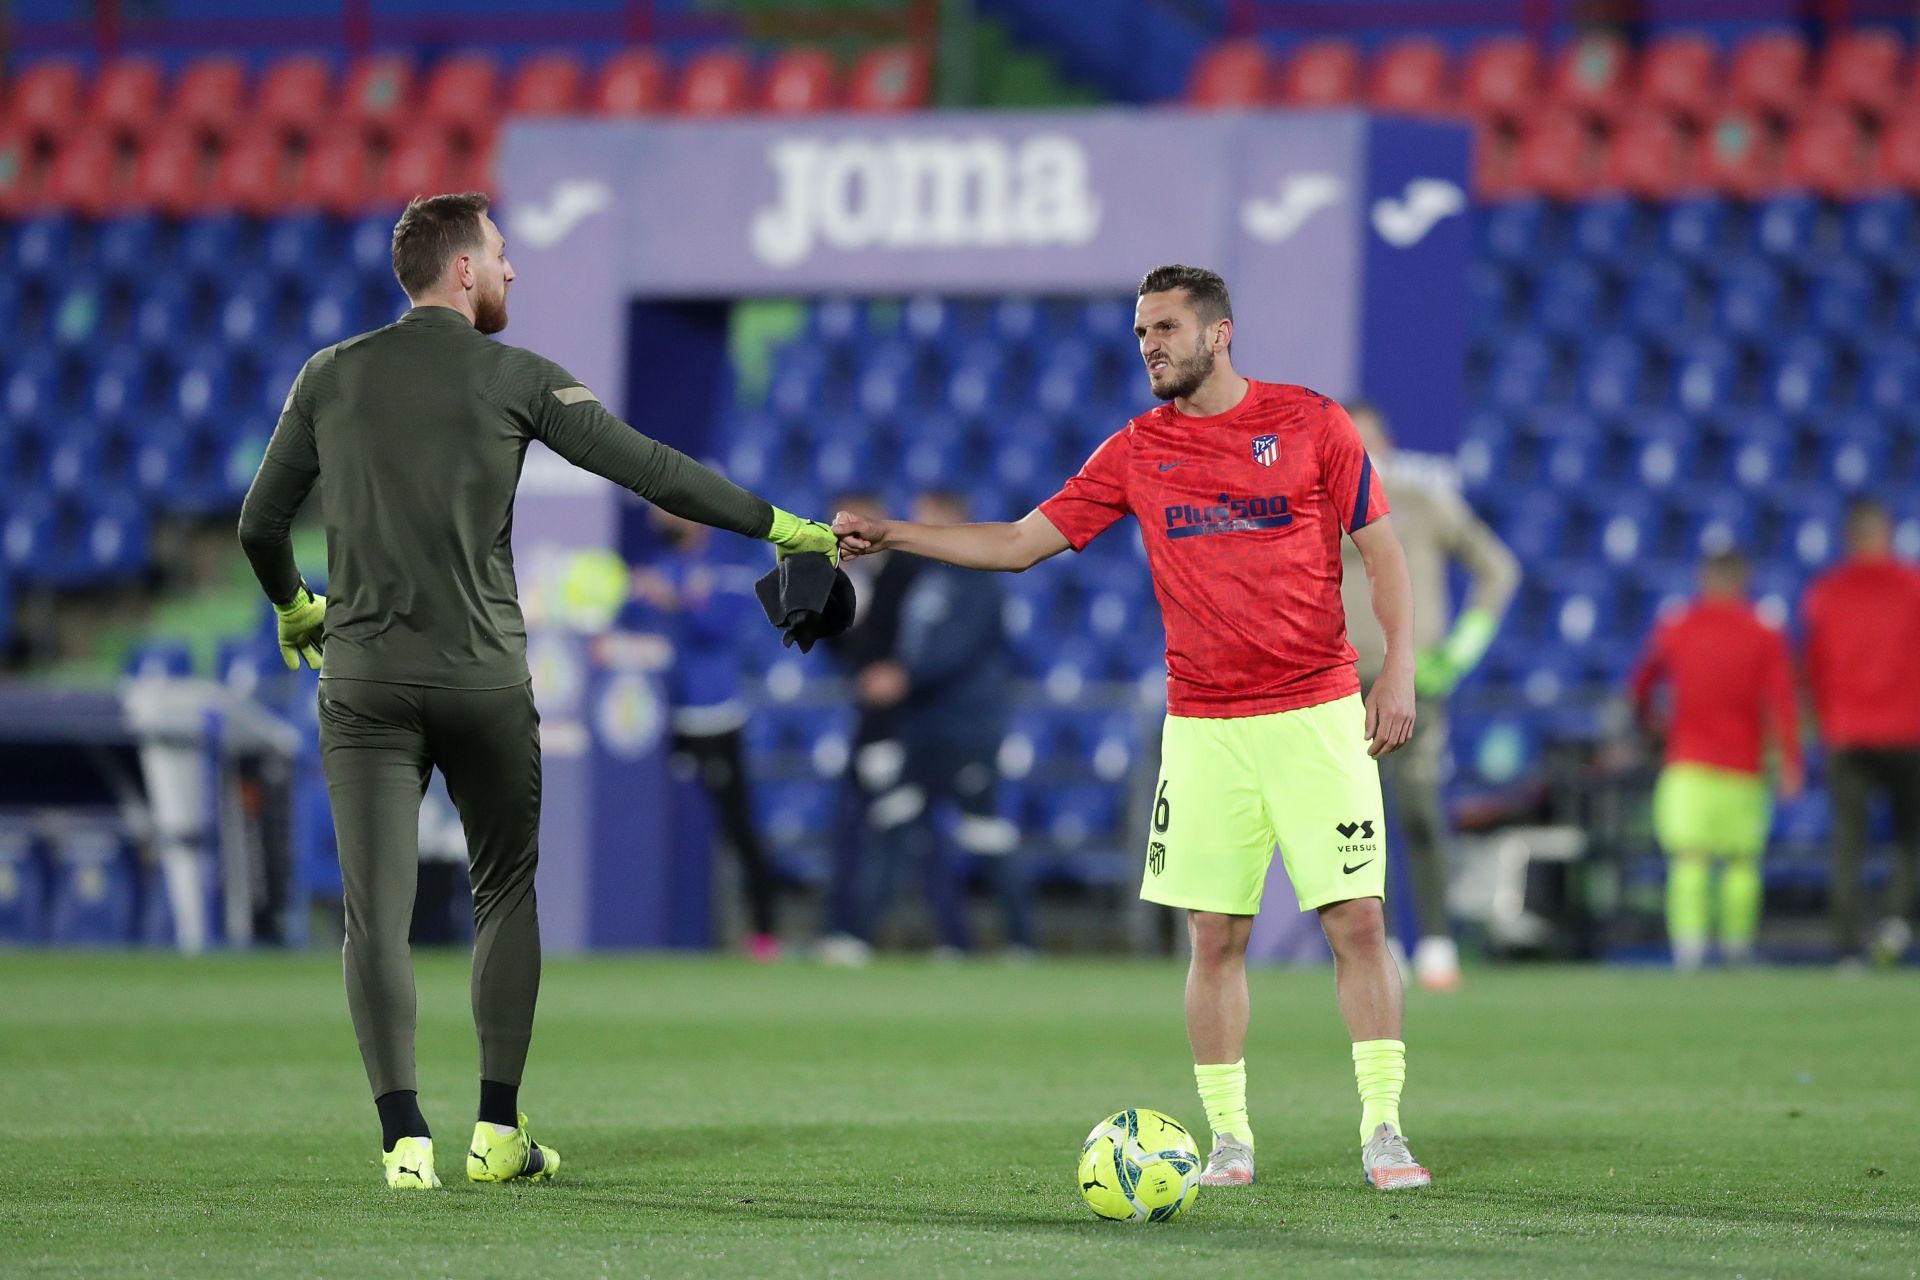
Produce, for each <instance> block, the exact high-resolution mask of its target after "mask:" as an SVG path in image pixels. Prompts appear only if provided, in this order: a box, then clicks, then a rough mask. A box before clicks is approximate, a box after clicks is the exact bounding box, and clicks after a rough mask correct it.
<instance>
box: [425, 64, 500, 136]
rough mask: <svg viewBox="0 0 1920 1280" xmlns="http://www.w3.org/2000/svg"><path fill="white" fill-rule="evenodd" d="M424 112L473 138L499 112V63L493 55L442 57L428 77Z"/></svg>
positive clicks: (432, 120) (429, 118)
mask: <svg viewBox="0 0 1920 1280" xmlns="http://www.w3.org/2000/svg"><path fill="white" fill-rule="evenodd" d="M421 105H422V111H421V114H422V115H423V116H424V117H425V119H426V122H427V123H428V124H438V125H444V126H446V127H447V128H449V129H452V130H454V131H455V132H456V133H458V134H459V135H460V136H461V137H463V138H465V137H471V136H472V135H473V134H475V133H477V132H479V131H480V130H482V129H484V128H486V126H487V125H488V124H489V123H490V122H491V121H492V120H494V119H495V118H496V117H498V116H499V114H500V64H499V62H498V61H497V60H495V58H494V57H493V55H492V54H487V53H466V54H459V55H457V56H455V57H451V58H445V59H442V60H441V62H440V63H439V65H437V66H436V67H434V69H433V74H432V75H430V76H428V77H427V89H426V94H425V98H424V101H423V102H422V104H421Z"/></svg>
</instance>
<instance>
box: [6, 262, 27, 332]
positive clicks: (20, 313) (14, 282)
mask: <svg viewBox="0 0 1920 1280" xmlns="http://www.w3.org/2000/svg"><path fill="white" fill-rule="evenodd" d="M26 294H27V289H26V286H25V285H24V284H23V283H22V281H21V280H20V278H19V277H18V276H15V275H12V274H10V273H8V272H4V271H0V343H4V344H5V345H7V346H12V345H13V344H14V343H16V342H21V341H24V340H26V339H27V338H28V337H29V336H30V335H28V334H25V333H22V332H21V331H20V330H21V328H22V326H23V325H24V323H25V320H26V301H27V299H26Z"/></svg>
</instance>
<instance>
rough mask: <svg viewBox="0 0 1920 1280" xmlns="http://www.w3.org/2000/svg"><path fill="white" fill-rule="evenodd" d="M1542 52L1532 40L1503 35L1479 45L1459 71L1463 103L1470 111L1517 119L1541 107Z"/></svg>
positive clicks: (1488, 116)
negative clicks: (1534, 45) (1535, 46)
mask: <svg viewBox="0 0 1920 1280" xmlns="http://www.w3.org/2000/svg"><path fill="white" fill-rule="evenodd" d="M1539 96H1540V53H1539V50H1537V49H1535V48H1534V47H1533V41H1531V40H1527V39H1524V38H1521V37H1517V36H1516V37H1502V38H1499V39H1494V40H1487V41H1484V42H1483V43H1481V44H1479V45H1476V46H1475V47H1474V49H1473V52H1471V53H1469V54H1468V55H1467V62H1466V67H1465V69H1464V70H1463V71H1462V72H1461V75H1460V105H1461V106H1462V107H1464V108H1465V109H1466V111H1467V113H1468V114H1470V115H1473V116H1476V117H1479V118H1483V119H1495V120H1518V119H1519V118H1521V117H1522V116H1524V115H1527V114H1528V113H1530V112H1533V111H1536V110H1538V109H1539V106H1540V101H1539Z"/></svg>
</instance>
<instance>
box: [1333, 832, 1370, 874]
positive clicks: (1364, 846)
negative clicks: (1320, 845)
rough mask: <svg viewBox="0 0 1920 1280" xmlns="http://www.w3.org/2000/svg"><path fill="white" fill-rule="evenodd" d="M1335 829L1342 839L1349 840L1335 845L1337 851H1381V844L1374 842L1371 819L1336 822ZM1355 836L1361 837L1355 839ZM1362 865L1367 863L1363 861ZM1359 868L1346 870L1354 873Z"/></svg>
mask: <svg viewBox="0 0 1920 1280" xmlns="http://www.w3.org/2000/svg"><path fill="white" fill-rule="evenodd" d="M1333 829H1334V830H1335V831H1338V832H1339V833H1340V836H1341V838H1342V839H1344V840H1346V841H1348V843H1347V844H1340V845H1335V846H1334V849H1333V851H1334V852H1335V853H1340V854H1347V853H1377V852H1379V846H1378V845H1377V844H1375V843H1374V838H1373V822H1372V820H1371V819H1368V820H1367V821H1364V822H1336V823H1334V824H1333ZM1355 836H1358V837H1359V839H1358V840H1355V839H1354V837H1355ZM1361 865H1362V866H1364V865H1366V864H1365V863H1362V864H1361ZM1359 869H1360V868H1359V867H1349V868H1346V872H1347V874H1348V875H1352V874H1353V873H1354V872H1355V871H1358V870H1359Z"/></svg>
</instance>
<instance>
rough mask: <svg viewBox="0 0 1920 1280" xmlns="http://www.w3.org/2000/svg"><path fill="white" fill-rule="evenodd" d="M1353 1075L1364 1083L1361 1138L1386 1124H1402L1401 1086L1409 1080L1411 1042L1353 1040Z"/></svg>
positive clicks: (1398, 1127)
mask: <svg viewBox="0 0 1920 1280" xmlns="http://www.w3.org/2000/svg"><path fill="white" fill-rule="evenodd" d="M1353 1078H1354V1079H1355V1080H1356V1081H1357V1082H1358V1083H1359V1085H1360V1141H1362V1142H1365V1141H1366V1140H1367V1139H1368V1138H1371V1137H1372V1136H1373V1131H1374V1130H1375V1129H1378V1128H1379V1127H1380V1126H1381V1125H1383V1124H1390V1125H1392V1126H1393V1127H1394V1128H1395V1129H1396V1130H1397V1131H1399V1132H1400V1133H1401V1134H1402V1135H1404V1134H1405V1133H1406V1130H1405V1129H1401V1128H1400V1086H1402V1085H1404V1084H1405V1083H1406V1082H1407V1046H1406V1043H1405V1042H1404V1041H1401V1040H1356V1041H1354V1042H1353Z"/></svg>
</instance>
